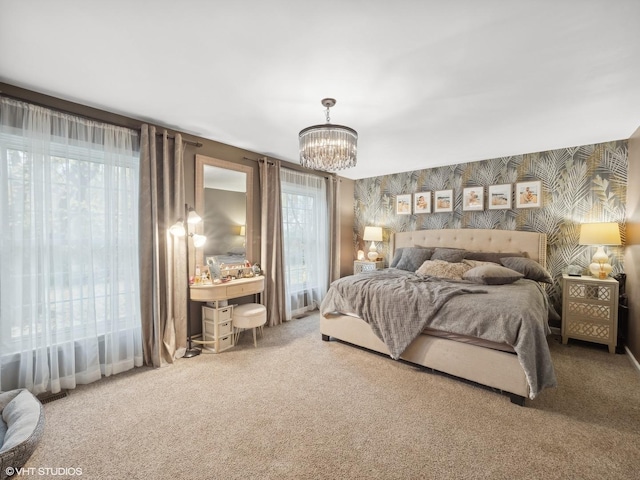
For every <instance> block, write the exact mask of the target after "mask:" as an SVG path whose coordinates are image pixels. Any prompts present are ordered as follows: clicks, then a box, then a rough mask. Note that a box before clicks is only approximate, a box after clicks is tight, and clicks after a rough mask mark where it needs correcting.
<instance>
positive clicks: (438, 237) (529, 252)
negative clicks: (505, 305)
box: [391, 228, 547, 268]
mask: <svg viewBox="0 0 640 480" xmlns="http://www.w3.org/2000/svg"><path fill="white" fill-rule="evenodd" d="M416 245H420V246H423V247H450V248H464V249H466V250H471V251H476V252H498V253H502V252H505V253H507V252H522V253H525V254H526V256H527V257H529V258H531V259H533V260H535V261H537V262H538V263H539V264H540V265H542V266H543V267H545V268H546V266H547V235H546V234H544V233H537V232H520V231H516V230H483V229H478V228H462V229H456V228H449V229H443V230H417V231H413V232H398V233H396V234H394V235H393V236H392V237H391V252H392V255H393V252H395V249H396V248H401V247H413V246H416Z"/></svg>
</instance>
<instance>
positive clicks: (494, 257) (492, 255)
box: [464, 252, 524, 265]
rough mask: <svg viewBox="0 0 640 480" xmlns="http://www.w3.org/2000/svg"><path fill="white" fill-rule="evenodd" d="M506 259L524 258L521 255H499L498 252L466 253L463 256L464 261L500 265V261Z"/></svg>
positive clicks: (516, 253)
mask: <svg viewBox="0 0 640 480" xmlns="http://www.w3.org/2000/svg"><path fill="white" fill-rule="evenodd" d="M506 257H524V254H523V253H520V252H512V253H499V252H467V253H466V254H465V256H464V258H465V260H478V261H480V262H493V263H497V264H498V265H499V264H500V259H502V258H506Z"/></svg>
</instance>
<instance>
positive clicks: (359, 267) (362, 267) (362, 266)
mask: <svg viewBox="0 0 640 480" xmlns="http://www.w3.org/2000/svg"><path fill="white" fill-rule="evenodd" d="M383 268H384V261H383V260H376V261H375V262H369V261H367V260H354V262H353V274H354V275H355V274H357V273H361V272H370V271H372V270H382V269H383Z"/></svg>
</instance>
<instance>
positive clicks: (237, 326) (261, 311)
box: [233, 303, 267, 347]
mask: <svg viewBox="0 0 640 480" xmlns="http://www.w3.org/2000/svg"><path fill="white" fill-rule="evenodd" d="M265 323H267V307H265V306H264V305H260V304H259V303H246V304H244V305H238V306H237V307H234V309H233V336H234V339H233V340H234V341H233V343H234V345H235V344H237V343H238V338H239V337H240V333H241V332H242V331H243V330H246V329H248V328H252V329H253V346H254V347H257V346H258V342H257V341H256V328H259V329H260V333H262V326H263V325H264V324H265Z"/></svg>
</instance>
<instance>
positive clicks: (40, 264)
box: [0, 98, 142, 393]
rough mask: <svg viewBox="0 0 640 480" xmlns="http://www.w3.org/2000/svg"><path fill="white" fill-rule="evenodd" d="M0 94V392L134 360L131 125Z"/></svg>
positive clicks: (95, 374) (134, 160) (66, 383)
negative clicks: (108, 122)
mask: <svg viewBox="0 0 640 480" xmlns="http://www.w3.org/2000/svg"><path fill="white" fill-rule="evenodd" d="M0 101H1V103H0V107H1V108H2V110H1V111H0V157H1V161H2V168H1V171H0V206H1V207H2V208H1V213H0V221H1V222H2V225H3V232H2V236H1V237H0V247H1V254H0V255H1V257H0V261H1V264H0V267H1V268H0V288H1V292H0V301H1V306H0V337H1V340H0V361H1V363H0V389H1V390H7V389H8V388H19V387H25V388H29V389H30V390H32V391H33V392H34V393H39V392H41V391H46V390H51V391H54V392H55V391H58V390H60V388H73V387H75V384H76V383H88V382H89V381H93V380H96V379H98V378H100V376H101V375H108V374H111V373H117V372H119V371H123V370H126V369H128V368H132V367H133V366H134V365H137V364H141V358H142V349H141V333H140V300H139V275H138V234H137V232H138V217H137V212H138V188H139V187H138V169H139V148H138V135H137V132H135V131H132V130H129V129H124V128H120V127H115V126H112V125H106V124H101V123H98V122H92V121H89V120H85V119H82V118H78V117H74V116H71V115H66V114H62V113H59V112H55V111H52V110H48V109H45V108H42V107H37V106H34V105H29V104H26V103H23V102H18V101H15V100H10V99H4V98H3V99H0ZM54 353H57V355H55V354H54ZM16 369H17V370H18V371H19V374H18V375H16V372H15V371H14V370H16Z"/></svg>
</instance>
